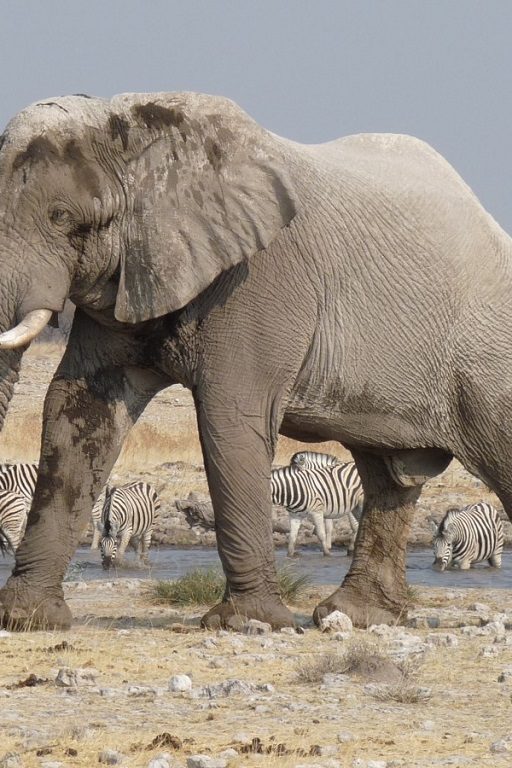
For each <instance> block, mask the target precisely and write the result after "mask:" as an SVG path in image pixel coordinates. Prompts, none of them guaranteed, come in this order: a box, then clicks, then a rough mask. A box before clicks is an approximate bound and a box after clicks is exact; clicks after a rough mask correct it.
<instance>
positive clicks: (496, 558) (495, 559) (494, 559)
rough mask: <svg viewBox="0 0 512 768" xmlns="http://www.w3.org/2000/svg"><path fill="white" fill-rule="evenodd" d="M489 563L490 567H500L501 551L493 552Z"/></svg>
mask: <svg viewBox="0 0 512 768" xmlns="http://www.w3.org/2000/svg"><path fill="white" fill-rule="evenodd" d="M489 565H490V566H491V567H492V568H501V552H495V553H494V554H493V555H491V556H490V558H489Z"/></svg>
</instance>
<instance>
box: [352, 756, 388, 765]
mask: <svg viewBox="0 0 512 768" xmlns="http://www.w3.org/2000/svg"><path fill="white" fill-rule="evenodd" d="M387 765H388V762H387V760H362V759H361V758H360V757H357V758H356V759H355V760H354V761H353V762H352V766H353V768H387Z"/></svg>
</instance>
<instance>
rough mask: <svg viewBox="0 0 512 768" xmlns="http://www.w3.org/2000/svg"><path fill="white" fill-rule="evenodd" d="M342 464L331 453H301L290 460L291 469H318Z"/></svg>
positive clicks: (295, 454)
mask: <svg viewBox="0 0 512 768" xmlns="http://www.w3.org/2000/svg"><path fill="white" fill-rule="evenodd" d="M341 463H342V462H341V461H340V460H339V459H338V458H337V457H336V456H333V455H332V454H331V453H316V452H315V451H299V453H294V454H293V456H292V457H291V459H290V467H296V468H297V469H316V467H336V466H337V465H338V464H341Z"/></svg>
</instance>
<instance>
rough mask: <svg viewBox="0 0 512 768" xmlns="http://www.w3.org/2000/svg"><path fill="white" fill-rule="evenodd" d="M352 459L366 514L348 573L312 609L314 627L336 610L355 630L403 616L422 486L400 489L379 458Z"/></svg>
mask: <svg viewBox="0 0 512 768" xmlns="http://www.w3.org/2000/svg"><path fill="white" fill-rule="evenodd" d="M353 455H354V459H355V461H356V464H357V469H358V471H359V474H360V476H361V480H362V482H363V487H364V495H365V502H364V514H363V516H362V519H361V521H360V523H359V531H358V535H357V539H356V545H355V551H354V557H353V559H352V563H351V566H350V569H349V572H348V573H347V575H346V577H345V579H344V581H343V584H342V585H341V586H340V587H339V588H338V589H337V590H336V591H335V592H334V593H333V594H332V595H331V596H330V597H328V598H327V599H326V600H324V601H323V602H322V603H320V604H319V605H318V606H317V608H316V609H315V613H314V619H315V622H316V623H317V624H318V623H320V620H321V619H322V618H324V616H327V615H328V614H329V613H332V611H336V610H339V611H343V612H344V613H347V614H348V615H349V616H350V617H351V619H352V621H353V622H354V624H355V625H356V626H359V627H367V626H369V625H371V624H382V623H390V622H396V621H397V620H398V619H400V618H405V616H406V606H407V584H406V581H405V556H406V545H407V538H408V533H409V527H410V522H411V518H412V512H413V508H414V504H415V502H416V500H417V499H418V497H419V495H420V492H421V487H422V486H421V485H417V486H409V487H404V486H400V485H398V484H397V483H396V482H395V480H393V478H392V477H391V475H390V473H389V471H388V469H387V467H386V463H385V461H384V459H383V458H381V457H379V456H376V455H373V454H369V453H366V452H364V451H359V450H357V451H356V450H354V451H353Z"/></svg>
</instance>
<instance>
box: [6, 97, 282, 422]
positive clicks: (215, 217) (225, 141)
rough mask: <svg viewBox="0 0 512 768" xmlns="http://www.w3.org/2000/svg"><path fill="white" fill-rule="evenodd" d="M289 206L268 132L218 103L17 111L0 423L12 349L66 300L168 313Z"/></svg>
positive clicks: (247, 252)
mask: <svg viewBox="0 0 512 768" xmlns="http://www.w3.org/2000/svg"><path fill="white" fill-rule="evenodd" d="M295 212H296V201H295V192H294V189H293V187H292V184H291V182H290V180H289V178H288V171H287V167H286V164H285V162H284V160H283V157H282V155H281V152H280V144H279V140H278V139H277V137H274V136H272V135H271V134H269V133H268V132H266V131H264V130H263V129H262V128H260V127H259V126H258V125H257V124H256V123H255V122H254V121H253V120H252V119H251V118H249V117H248V116H247V115H246V114H245V113H244V112H243V111H242V110H241V109H240V108H239V107H237V106H236V105H235V104H233V103H232V102H230V101H228V100H226V99H221V98H217V97H211V96H204V95H199V94H186V93H184V94H141V95H137V94H130V95H128V94H127V95H121V96H117V97H114V98H113V99H112V100H111V101H105V100H101V99H97V98H89V97H84V96H69V97H64V98H58V99H52V100H47V101H42V102H39V103H37V104H34V105H32V106H30V107H28V108H27V109H25V110H23V111H22V112H21V113H19V114H18V115H17V116H16V117H15V118H14V119H13V120H12V121H11V122H10V123H9V124H8V126H7V128H6V130H5V131H4V133H3V134H2V136H1V137H0V265H1V266H0V269H1V274H2V295H1V297H0V331H3V333H1V334H0V350H2V351H1V353H0V426H1V424H2V423H3V418H4V415H5V411H6V408H7V405H8V401H9V399H10V397H11V395H12V389H13V385H14V382H15V381H16V377H17V371H18V367H19V356H20V349H22V348H23V347H24V346H25V345H27V344H28V343H29V342H30V341H31V340H32V339H33V338H34V337H35V336H36V335H37V334H38V333H39V331H40V330H41V329H42V327H43V326H44V325H45V324H46V322H47V321H48V319H49V318H50V317H51V315H52V313H54V312H59V311H60V310H62V308H63V305H64V301H65V299H66V297H68V296H69V297H71V299H72V300H73V301H74V303H75V304H77V305H78V306H82V307H85V308H86V309H88V310H92V311H97V312H98V311H99V312H104V313H106V314H108V315H109V316H110V317H113V318H115V320H116V321H118V322H120V323H128V324H136V323H140V322H142V321H146V320H150V319H152V318H156V317H159V316H162V315H165V314H167V313H170V312H174V311H176V310H179V309H180V308H182V307H184V306H185V305H186V304H187V303H188V302H190V301H191V299H193V298H194V297H195V296H197V295H198V294H199V293H200V292H201V291H202V290H203V289H205V288H206V287H207V286H209V285H210V284H211V283H212V281H213V280H214V279H215V278H216V277H217V276H218V275H219V274H220V272H222V271H223V270H226V269H228V268H230V267H231V266H233V265H234V264H237V263H238V262H240V261H243V260H245V259H247V258H249V257H250V256H251V255H252V254H254V253H255V252H256V251H258V250H260V249H262V248H265V247H266V246H267V245H268V243H269V242H270V241H271V240H272V239H273V238H274V237H275V236H276V234H277V233H278V231H279V230H280V229H281V228H282V227H284V226H286V225H287V224H288V223H289V222H290V221H291V219H292V218H293V217H294V215H295ZM13 326H16V327H15V328H13ZM10 329H11V330H10Z"/></svg>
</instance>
